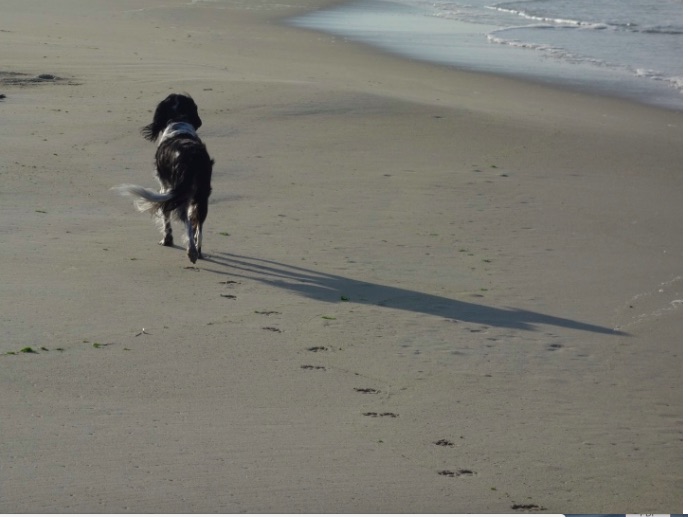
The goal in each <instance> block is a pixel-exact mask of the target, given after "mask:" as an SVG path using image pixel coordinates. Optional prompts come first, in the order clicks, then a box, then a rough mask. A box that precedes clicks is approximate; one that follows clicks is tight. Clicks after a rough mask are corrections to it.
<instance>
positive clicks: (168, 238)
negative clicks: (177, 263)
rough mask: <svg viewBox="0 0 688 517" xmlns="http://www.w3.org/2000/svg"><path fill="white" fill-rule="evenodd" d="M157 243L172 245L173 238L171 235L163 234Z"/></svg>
mask: <svg viewBox="0 0 688 517" xmlns="http://www.w3.org/2000/svg"><path fill="white" fill-rule="evenodd" d="M158 244H160V246H174V239H172V235H165V237H164V238H163V239H162V240H161V241H160V242H159V243H158Z"/></svg>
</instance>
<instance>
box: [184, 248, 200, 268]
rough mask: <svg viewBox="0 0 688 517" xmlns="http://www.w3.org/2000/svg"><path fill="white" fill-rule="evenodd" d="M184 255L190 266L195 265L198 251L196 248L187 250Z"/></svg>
mask: <svg viewBox="0 0 688 517" xmlns="http://www.w3.org/2000/svg"><path fill="white" fill-rule="evenodd" d="M186 255H187V256H188V257H189V260H190V261H191V263H192V264H195V263H196V261H197V260H198V250H197V249H196V248H189V249H188V250H186Z"/></svg>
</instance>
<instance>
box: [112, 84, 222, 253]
mask: <svg viewBox="0 0 688 517" xmlns="http://www.w3.org/2000/svg"><path fill="white" fill-rule="evenodd" d="M202 123H203V122H202V121H201V118H200V117H199V116H198V107H197V106H196V103H195V102H194V100H193V99H192V98H191V96H189V95H187V94H178V93H173V94H170V95H169V96H168V97H167V98H166V99H165V100H163V101H162V102H161V103H160V104H158V106H157V108H156V109H155V113H154V115H153V122H151V123H150V124H148V125H147V126H144V127H143V128H141V134H142V135H143V137H144V138H145V139H146V140H150V141H151V142H153V141H155V140H157V143H158V149H157V151H156V153H155V167H156V172H155V174H156V176H157V178H158V181H159V182H160V192H155V191H153V190H150V189H147V188H144V187H140V186H138V185H120V186H118V187H114V189H115V190H117V191H119V192H120V193H121V194H123V195H128V196H131V197H134V198H136V206H137V208H138V209H139V211H140V212H148V213H150V214H153V215H156V216H157V217H158V221H159V223H160V226H161V229H162V232H163V238H162V240H161V241H160V244H161V245H162V246H172V245H173V244H174V241H173V238H172V225H171V224H170V216H171V215H174V216H176V218H177V219H179V220H180V221H181V222H182V223H184V225H185V227H186V239H187V245H186V254H187V256H188V257H189V260H190V261H191V262H192V263H193V264H195V263H196V260H198V259H199V258H200V259H203V254H202V253H201V245H202V240H203V223H204V222H205V219H206V217H207V216H208V198H209V197H210V193H211V191H212V188H211V186H210V179H211V176H212V173H213V164H214V160H213V159H212V158H210V155H209V154H208V151H207V149H206V147H205V144H204V143H203V142H202V141H201V139H200V138H199V136H198V135H197V134H196V130H197V129H198V128H200V127H201V124H202Z"/></svg>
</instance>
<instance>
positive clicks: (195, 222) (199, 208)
mask: <svg viewBox="0 0 688 517" xmlns="http://www.w3.org/2000/svg"><path fill="white" fill-rule="evenodd" d="M207 216H208V204H207V202H203V200H201V201H200V202H196V203H194V204H192V205H191V206H190V207H189V221H191V225H192V226H193V232H194V241H195V243H196V249H197V250H198V258H200V259H203V253H202V252H201V246H202V244H203V223H204V221H205V218H206V217H207Z"/></svg>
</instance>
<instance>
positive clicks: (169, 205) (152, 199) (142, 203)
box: [112, 185, 181, 214]
mask: <svg viewBox="0 0 688 517" xmlns="http://www.w3.org/2000/svg"><path fill="white" fill-rule="evenodd" d="M112 190H114V191H116V192H119V193H120V194H121V195H123V196H130V197H133V198H135V199H136V200H135V201H134V204H135V205H136V208H137V209H138V210H139V212H148V213H149V214H155V213H157V212H158V211H159V210H162V211H164V212H168V211H170V210H173V209H175V208H176V207H177V206H179V205H180V204H181V199H179V196H178V195H177V193H176V192H175V191H174V190H170V191H168V192H155V191H154V190H150V189H147V188H144V187H140V186H138V185H119V186H117V187H112Z"/></svg>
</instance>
